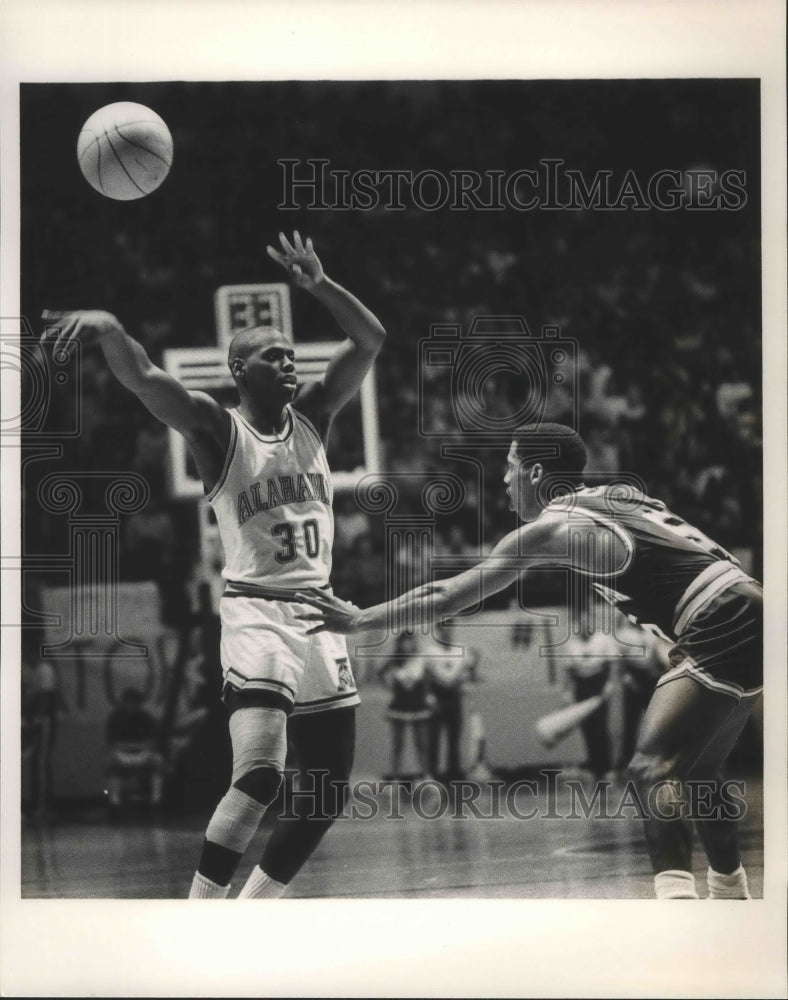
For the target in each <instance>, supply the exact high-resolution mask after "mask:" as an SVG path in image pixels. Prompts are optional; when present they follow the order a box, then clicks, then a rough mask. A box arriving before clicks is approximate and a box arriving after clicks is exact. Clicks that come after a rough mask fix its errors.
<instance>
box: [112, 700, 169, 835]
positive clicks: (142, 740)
mask: <svg viewBox="0 0 788 1000" xmlns="http://www.w3.org/2000/svg"><path fill="white" fill-rule="evenodd" d="M157 737H158V725H157V722H156V719H155V718H154V717H153V715H152V714H151V713H150V712H149V711H148V710H147V709H146V708H145V707H144V698H143V695H142V693H141V692H140V691H138V690H137V689H136V688H132V687H128V688H125V689H124V690H123V693H122V694H121V697H120V703H119V704H118V705H117V706H116V707H115V708H114V709H113V710H112V711H111V712H110V714H109V717H108V719H107V727H106V738H107V748H108V753H109V760H108V766H107V799H108V803H109V808H110V815H115V814H117V811H118V810H119V808H120V807H121V805H122V804H123V802H124V793H125V790H126V783H127V782H131V781H133V782H137V783H139V782H141V781H145V782H148V787H147V788H146V789H145V791H144V798H145V801H146V802H147V803H149V804H150V805H151V806H153V807H157V806H159V805H161V802H162V799H163V793H164V761H163V758H162V755H161V754H160V752H159V750H158V746H157Z"/></svg>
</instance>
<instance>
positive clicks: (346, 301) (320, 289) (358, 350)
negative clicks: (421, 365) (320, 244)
mask: <svg viewBox="0 0 788 1000" xmlns="http://www.w3.org/2000/svg"><path fill="white" fill-rule="evenodd" d="M279 241H280V243H281V244H282V250H281V251H279V250H275V249H274V248H273V247H271V246H269V247H268V248H267V250H268V255H269V256H270V257H271V258H272V259H273V260H275V261H276V262H277V263H278V264H281V266H282V267H283V268H284V269H285V270H286V271H287V272H288V274H289V275H290V276H291V278H292V279H293V281H294V282H295V284H297V285H298V286H299V287H300V288H304V289H306V290H307V291H308V292H310V293H311V294H312V295H313V296H314V297H315V298H316V299H317V300H318V302H322V304H323V305H324V306H325V307H326V308H327V309H328V310H329V312H330V313H331V315H332V316H333V317H334V319H335V320H336V321H337V323H338V324H339V325H340V327H341V328H342V330H343V331H344V333H346V334H347V338H348V339H347V340H346V341H345V342H344V343H342V344H340V346H339V347H338V348H337V350H336V352H335V353H334V356H333V357H332V359H331V361H330V363H329V366H328V370H327V371H326V375H325V378H324V380H323V385H324V388H325V398H324V401H323V406H324V409H325V410H326V411H327V414H328V415H329V416H333V415H334V414H335V413H336V412H337V411H338V410H340V409H341V408H342V407H343V406H344V405H345V403H347V402H348V401H349V400H350V399H352V397H353V396H355V394H356V393H357V392H358V390H359V388H360V387H361V383H362V382H363V381H364V378H365V377H366V374H367V372H368V371H369V369H370V367H371V365H372V363H373V361H374V360H375V357H376V356H377V354H378V352H379V351H380V349H381V347H382V346H383V341H384V339H385V336H386V331H385V330H384V329H383V326H382V325H381V323H380V321H379V320H378V318H377V317H376V316H375V315H374V313H372V312H371V311H370V310H369V309H367V307H366V306H365V305H364V304H363V303H361V302H360V301H359V300H358V299H357V298H356V297H355V296H354V295H352V294H351V293H350V292H348V291H347V289H345V288H343V287H342V286H341V285H338V284H337V283H336V282H335V281H332V280H331V278H329V277H328V276H327V275H326V273H325V272H324V270H323V266H322V264H321V263H320V259H319V258H318V256H317V254H316V253H315V249H314V246H313V244H312V240H311V239H310V238H309V237H307V240H306V243H304V242H303V241H302V239H301V236H300V235H299V233H298V232H295V233H294V234H293V242H292V243H291V242H290V241H289V240H288V239H287V238H286V237H285V235H284V233H280V234H279Z"/></svg>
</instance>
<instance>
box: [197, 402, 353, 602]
mask: <svg viewBox="0 0 788 1000" xmlns="http://www.w3.org/2000/svg"><path fill="white" fill-rule="evenodd" d="M229 413H230V416H231V417H232V434H231V437H230V446H229V448H228V450H227V458H226V459H225V463H224V469H223V470H222V474H221V476H220V477H219V480H218V482H217V483H216V485H215V486H214V488H213V489H212V490H211V492H210V493H209V494H208V496H207V499H208V501H209V503H210V504H211V506H212V507H213V509H214V512H215V514H216V521H217V524H218V527H219V534H220V536H221V539H222V545H223V546H224V555H225V567H224V570H223V571H222V576H223V577H224V578H225V580H228V581H237V582H238V583H247V584H256V585H257V586H261V587H274V588H284V589H288V590H293V589H295V588H297V587H303V586H307V585H308V586H315V587H324V586H326V584H328V580H329V576H330V573H331V548H332V545H333V542H334V514H333V511H332V509H331V503H332V500H333V495H332V490H331V477H330V472H329V468H328V460H327V458H326V452H325V448H324V447H323V442H322V441H321V440H320V435H319V434H318V432H317V430H316V429H315V428H314V426H313V425H312V424H311V423H310V421H309V420H307V418H306V417H305V416H304V415H303V414H302V413H299V412H298V410H296V409H294V408H293V407H292V406H289V405H288V406H287V407H286V419H285V427H284V430H283V431H282V432H281V433H280V434H276V435H265V434H261V433H260V432H259V431H257V430H255V429H254V427H252V425H251V424H250V423H249V422H248V421H247V420H245V419H244V418H243V417H242V416H241V414H240V413H239V412H238V411H237V410H230V411H229Z"/></svg>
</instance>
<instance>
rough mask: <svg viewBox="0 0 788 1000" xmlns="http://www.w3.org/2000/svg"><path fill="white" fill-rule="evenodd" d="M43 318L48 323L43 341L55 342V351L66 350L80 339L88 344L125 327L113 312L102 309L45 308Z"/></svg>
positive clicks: (121, 330)
mask: <svg viewBox="0 0 788 1000" xmlns="http://www.w3.org/2000/svg"><path fill="white" fill-rule="evenodd" d="M41 318H42V319H43V320H44V322H45V323H46V324H47V326H46V329H45V330H44V333H43V334H42V336H41V341H42V343H43V342H45V341H46V342H47V343H53V344H54V347H53V352H55V353H56V352H59V351H65V352H66V353H68V351H69V348H70V346H71V345H72V344H73V343H75V342H76V341H79V342H80V343H81V344H84V345H85V346H88V345H90V344H95V343H98V341H99V340H101V339H102V337H106V336H107V335H108V334H110V333H118V332H120V333H122V332H123V327H122V326H121V324H120V322H119V321H118V320H117V319H116V318H115V317H114V316H113V315H112V313H108V312H104V311H103V310H101V309H78V310H73V311H68V312H62V311H57V310H53V309H45V310H44V312H43V313H42V314H41Z"/></svg>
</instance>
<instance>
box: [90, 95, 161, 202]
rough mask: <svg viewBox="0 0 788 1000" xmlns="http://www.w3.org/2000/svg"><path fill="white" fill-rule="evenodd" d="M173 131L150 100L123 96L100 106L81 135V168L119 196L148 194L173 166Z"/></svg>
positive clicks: (97, 184)
mask: <svg viewBox="0 0 788 1000" xmlns="http://www.w3.org/2000/svg"><path fill="white" fill-rule="evenodd" d="M172 156H173V145H172V136H171V135H170V130H169V128H167V125H166V123H165V122H164V121H163V119H162V118H160V117H159V115H157V114H156V112H155V111H152V110H151V109H150V108H147V107H145V105H144V104H134V103H132V102H130V101H120V102H119V103H117V104H107V105H105V106H104V107H103V108H99V109H98V111H95V112H94V113H93V114H92V115H91V116H90V118H88V120H87V121H86V122H85V124H84V125H83V126H82V130H81V132H80V133H79V138H78V140H77V159H78V161H79V167H80V170H81V171H82V173H83V174H84V176H85V179H86V180H87V181H88V183H89V184H90V185H91V186H92V187H94V188H95V189H96V191H98V192H99V193H100V194H103V195H105V196H106V197H107V198H114V199H115V200H116V201H132V200H134V199H135V198H144V197H145V195H148V194H150V193H151V192H152V191H155V190H156V188H158V187H159V185H160V184H161V183H162V182H163V181H164V179H165V178H166V176H167V174H168V173H169V171H170V167H171V166H172Z"/></svg>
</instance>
